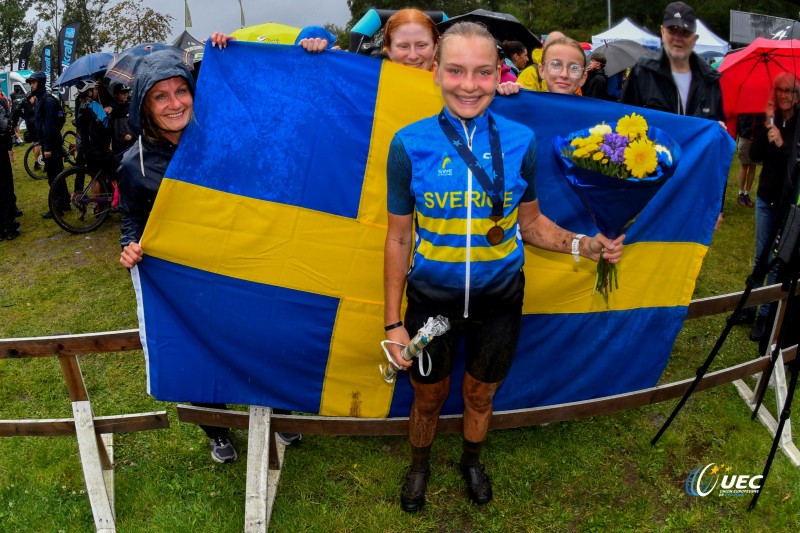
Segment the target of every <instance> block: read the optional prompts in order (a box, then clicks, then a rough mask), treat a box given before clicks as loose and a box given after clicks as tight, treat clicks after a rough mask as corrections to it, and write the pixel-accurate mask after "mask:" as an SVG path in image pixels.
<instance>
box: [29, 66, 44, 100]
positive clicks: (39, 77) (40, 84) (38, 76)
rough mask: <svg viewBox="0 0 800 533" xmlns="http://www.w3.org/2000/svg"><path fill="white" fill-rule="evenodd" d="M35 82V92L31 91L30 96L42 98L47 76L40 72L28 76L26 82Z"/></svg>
mask: <svg viewBox="0 0 800 533" xmlns="http://www.w3.org/2000/svg"><path fill="white" fill-rule="evenodd" d="M30 80H35V81H36V82H37V85H36V90H35V91H31V94H33V95H34V96H36V98H41V97H42V96H44V92H45V90H46V89H47V87H46V85H47V74H45V73H44V72H42V71H41V70H40V71H38V72H34V73H33V74H31V75H30V76H28V81H30Z"/></svg>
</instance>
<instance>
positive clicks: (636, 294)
mask: <svg viewBox="0 0 800 533" xmlns="http://www.w3.org/2000/svg"><path fill="white" fill-rule="evenodd" d="M243 72H247V76H246V78H247V80H248V81H247V82H246V83H244V84H243V83H242V73H243ZM441 107H442V100H441V95H440V93H439V90H438V87H436V85H435V84H434V83H433V77H432V76H431V74H430V73H428V72H422V71H419V70H416V69H411V68H408V67H404V66H401V65H396V64H392V63H389V62H382V61H379V60H376V59H373V58H370V57H365V56H361V55H357V54H349V53H344V52H337V51H326V52H323V53H321V54H309V53H306V52H305V51H304V50H302V49H301V48H299V47H295V46H281V45H265V44H258V43H247V42H233V43H231V44H230V45H229V46H228V47H227V48H226V49H224V50H220V49H218V48H211V47H210V46H207V48H206V50H205V55H204V57H203V66H202V70H201V72H200V79H199V82H198V87H197V94H196V97H195V107H194V111H195V120H193V122H192V123H191V124H190V126H189V128H188V129H187V130H186V132H185V133H184V135H183V137H182V140H181V143H180V147H179V149H178V151H177V153H176V154H175V157H174V158H173V160H172V163H171V165H170V166H169V168H168V170H167V173H166V177H165V179H164V181H163V182H162V185H161V189H160V190H159V194H158V198H157V200H156V203H155V206H154V208H153V212H152V214H151V217H150V221H149V223H148V225H147V228H146V230H145V233H144V236H143V238H142V247H143V248H144V250H145V253H146V255H145V257H144V260H143V261H142V262H141V263H140V264H139V266H138V267H137V268H135V269H134V270H133V278H134V285H135V287H136V290H137V298H138V303H139V321H140V332H141V337H142V344H143V346H144V350H145V356H146V360H147V369H148V392H150V393H151V394H152V395H154V396H155V397H156V398H158V399H160V400H167V401H196V402H226V403H236V404H254V405H265V406H271V407H281V408H286V409H291V410H295V411H301V412H309V413H320V414H323V415H332V416H362V417H385V416H406V415H407V414H408V412H409V408H410V405H411V399H412V395H413V391H412V388H411V386H410V383H409V380H408V377H407V375H406V374H405V373H401V374H400V375H399V377H398V379H397V381H396V382H395V383H394V384H387V383H386V382H384V381H383V379H382V378H381V376H380V374H379V371H378V366H379V365H380V364H384V363H385V362H386V359H385V355H384V354H383V352H382V350H381V348H380V346H379V342H380V341H381V340H382V339H383V338H384V333H383V325H384V324H383V244H384V238H385V235H386V158H387V154H388V148H389V142H390V141H391V138H392V136H393V135H394V133H395V132H396V131H397V130H398V129H400V128H401V127H403V126H405V125H407V124H410V123H412V122H414V121H416V120H419V119H421V118H424V117H428V116H432V115H435V114H437V113H438V112H439V111H440V109H441ZM492 108H493V110H494V111H496V112H497V113H499V114H501V115H503V116H506V117H509V118H511V119H513V120H517V121H519V122H521V123H524V124H526V125H528V126H529V127H531V129H533V130H534V131H535V133H536V138H537V144H538V154H537V157H538V161H537V177H536V191H537V194H538V196H539V201H540V203H541V207H542V210H543V212H544V213H545V214H547V215H548V216H549V217H550V218H552V219H553V220H554V221H555V222H557V223H558V224H560V225H562V226H563V227H565V228H567V229H569V230H571V231H575V232H580V233H586V234H593V233H595V232H596V231H597V229H596V228H595V227H594V224H593V222H592V219H591V217H590V216H589V214H588V213H587V211H586V209H585V208H584V206H583V204H582V203H581V200H580V199H579V198H578V196H577V195H576V194H575V192H574V191H573V190H572V189H571V188H570V185H569V183H568V181H567V180H566V179H565V177H564V175H563V174H562V172H561V169H560V168H559V167H558V165H557V163H556V155H555V153H554V151H553V147H552V144H551V139H552V138H553V137H554V136H556V135H558V136H562V137H563V136H566V135H568V134H569V133H570V132H573V131H576V130H580V129H583V128H587V127H591V126H594V125H595V124H597V123H600V122H603V121H605V122H606V123H613V122H616V121H617V120H618V119H619V118H620V117H622V116H623V115H625V114H628V113H630V112H632V111H636V112H637V113H640V114H642V115H643V116H645V118H646V119H647V121H648V123H650V124H651V125H652V126H655V127H658V128H660V129H662V130H664V131H665V132H667V133H668V134H669V135H671V136H672V138H673V139H675V141H676V142H677V143H678V144H679V145H680V147H681V151H682V156H681V160H680V163H679V165H678V167H677V168H676V171H675V174H674V175H673V176H672V177H671V178H670V179H669V180H667V182H666V183H665V184H664V185H663V186H662V188H661V189H660V190H659V191H658V193H656V194H655V196H654V197H653V198H652V199H651V200H650V201H649V203H648V204H647V205H646V206H645V207H644V209H643V210H642V211H641V213H640V214H639V215H638V217H637V218H636V220H635V221H634V222H633V224H632V225H631V226H630V228H629V229H628V230H627V239H626V241H625V243H626V248H625V253H624V256H623V261H622V263H621V264H620V265H619V280H620V287H619V289H618V290H615V291H614V292H613V293H611V296H610V299H609V308H608V309H606V306H605V303H604V302H603V300H602V298H601V297H600V295H598V294H594V295H593V294H592V288H593V287H594V277H595V263H593V262H592V261H589V260H586V259H584V260H582V261H580V262H578V263H576V262H575V261H574V260H573V258H572V256H571V255H569V254H557V253H551V252H544V251H541V250H538V249H536V248H533V247H530V246H526V258H525V261H526V264H525V275H526V288H525V303H524V306H523V329H522V335H521V339H520V342H519V347H518V350H517V354H516V358H515V360H514V364H513V367H512V369H511V372H510V374H509V376H508V378H507V379H506V381H505V383H504V384H503V385H502V387H501V388H500V390H499V391H498V394H497V396H496V400H495V409H497V410H506V409H519V408H526V407H532V406H541V405H550V404H556V403H563V402H569V401H576V400H582V399H588V398H594V397H600V396H606V395H611V394H619V393H624V392H627V391H631V390H637V389H641V388H646V387H650V386H653V385H654V384H655V383H656V382H657V381H658V379H659V377H660V375H661V372H662V371H663V369H664V367H665V365H666V364H667V361H668V360H669V356H670V352H671V349H672V345H673V343H674V340H675V337H676V335H677V334H678V331H679V330H680V328H681V324H682V323H683V320H684V318H685V316H686V310H687V306H688V304H689V302H690V300H691V296H692V292H693V290H694V284H695V280H696V277H697V275H698V273H699V271H700V266H701V264H702V260H703V257H704V256H705V253H706V251H707V247H708V245H709V243H710V241H711V235H712V231H713V227H714V223H715V221H716V219H717V215H718V213H719V209H720V205H721V203H722V192H723V190H724V184H725V181H726V179H727V173H728V167H729V165H730V161H731V157H732V155H733V149H734V143H733V141H732V140H731V138H730V137H729V136H728V134H727V133H726V132H725V130H724V129H723V128H721V127H720V126H719V124H717V123H715V122H712V121H708V120H701V119H694V118H688V117H681V116H675V115H669V114H665V113H661V112H656V111H648V110H644V109H638V108H632V107H629V106H623V105H620V104H615V103H608V102H603V101H600V100H595V99H589V98H582V97H576V96H562V95H557V94H544V93H532V92H528V91H524V92H523V93H522V94H519V95H515V96H510V97H501V96H498V97H497V98H495V101H494V102H493V104H492ZM501 142H502V139H501ZM439 200H440V201H443V202H444V201H449V200H448V199H447V198H441V199H439ZM439 200H437V201H439ZM413 333H414V332H411V334H412V335H413ZM433 342H436V341H435V340H434V341H433ZM462 375H463V361H461V363H460V365H459V364H457V368H456V369H455V371H454V376H453V383H454V384H456V383H460V379H461V376H462ZM462 410H463V403H462V400H461V391H460V388H459V387H458V386H454V387H453V390H452V391H451V394H450V398H449V399H448V401H447V403H446V405H445V408H444V411H443V412H444V413H457V412H461V411H462Z"/></svg>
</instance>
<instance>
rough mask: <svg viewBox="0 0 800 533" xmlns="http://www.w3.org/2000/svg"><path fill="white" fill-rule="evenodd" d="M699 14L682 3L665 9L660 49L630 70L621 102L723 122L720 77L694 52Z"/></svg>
mask: <svg viewBox="0 0 800 533" xmlns="http://www.w3.org/2000/svg"><path fill="white" fill-rule="evenodd" d="M696 29H697V15H695V13H694V10H693V9H692V8H691V7H690V6H688V5H686V4H684V3H683V2H673V3H671V4H669V5H668V6H667V8H666V9H665V10H664V17H663V23H662V25H661V40H662V41H663V44H664V46H663V47H662V49H661V50H659V51H657V52H654V53H651V54H647V55H645V56H643V57H641V58H640V59H639V61H637V62H636V64H635V65H634V66H633V68H632V69H631V72H630V75H629V76H628V81H627V82H626V83H625V87H624V88H623V90H622V97H621V98H620V102H622V103H623V104H630V105H635V106H639V107H647V108H649V109H658V110H660V111H666V112H667V113H677V114H680V115H688V116H692V117H701V118H710V119H713V120H717V121H724V120H725V114H724V113H723V111H722V89H721V88H720V84H719V79H720V77H721V74H720V73H719V72H717V71H716V70H714V69H713V68H712V67H711V66H710V65H709V64H708V63H707V62H706V61H703V60H702V58H700V57H698V55H697V54H695V53H694V52H693V50H694V46H695V44H696V43H697V34H696V33H695V30H696Z"/></svg>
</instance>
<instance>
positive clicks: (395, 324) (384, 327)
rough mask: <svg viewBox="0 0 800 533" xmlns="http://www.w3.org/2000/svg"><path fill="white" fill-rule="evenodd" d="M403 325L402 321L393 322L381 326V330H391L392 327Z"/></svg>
mask: <svg viewBox="0 0 800 533" xmlns="http://www.w3.org/2000/svg"><path fill="white" fill-rule="evenodd" d="M401 327H403V321H402V320H401V321H400V322H395V323H394V324H389V325H388V326H383V331H391V330H393V329H397V328H401Z"/></svg>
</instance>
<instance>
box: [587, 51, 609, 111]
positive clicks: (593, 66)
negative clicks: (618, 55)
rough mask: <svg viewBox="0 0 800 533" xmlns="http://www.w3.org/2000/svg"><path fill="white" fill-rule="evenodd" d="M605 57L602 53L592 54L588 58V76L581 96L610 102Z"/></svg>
mask: <svg viewBox="0 0 800 533" xmlns="http://www.w3.org/2000/svg"><path fill="white" fill-rule="evenodd" d="M605 68H606V56H605V54H603V52H592V55H591V56H590V57H589V67H588V68H587V69H586V72H587V73H588V76H587V77H586V82H585V83H584V84H583V88H582V89H581V92H582V93H583V96H588V97H590V98H599V99H600V100H612V98H611V97H610V96H609V95H608V77H607V76H606V73H605Z"/></svg>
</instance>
